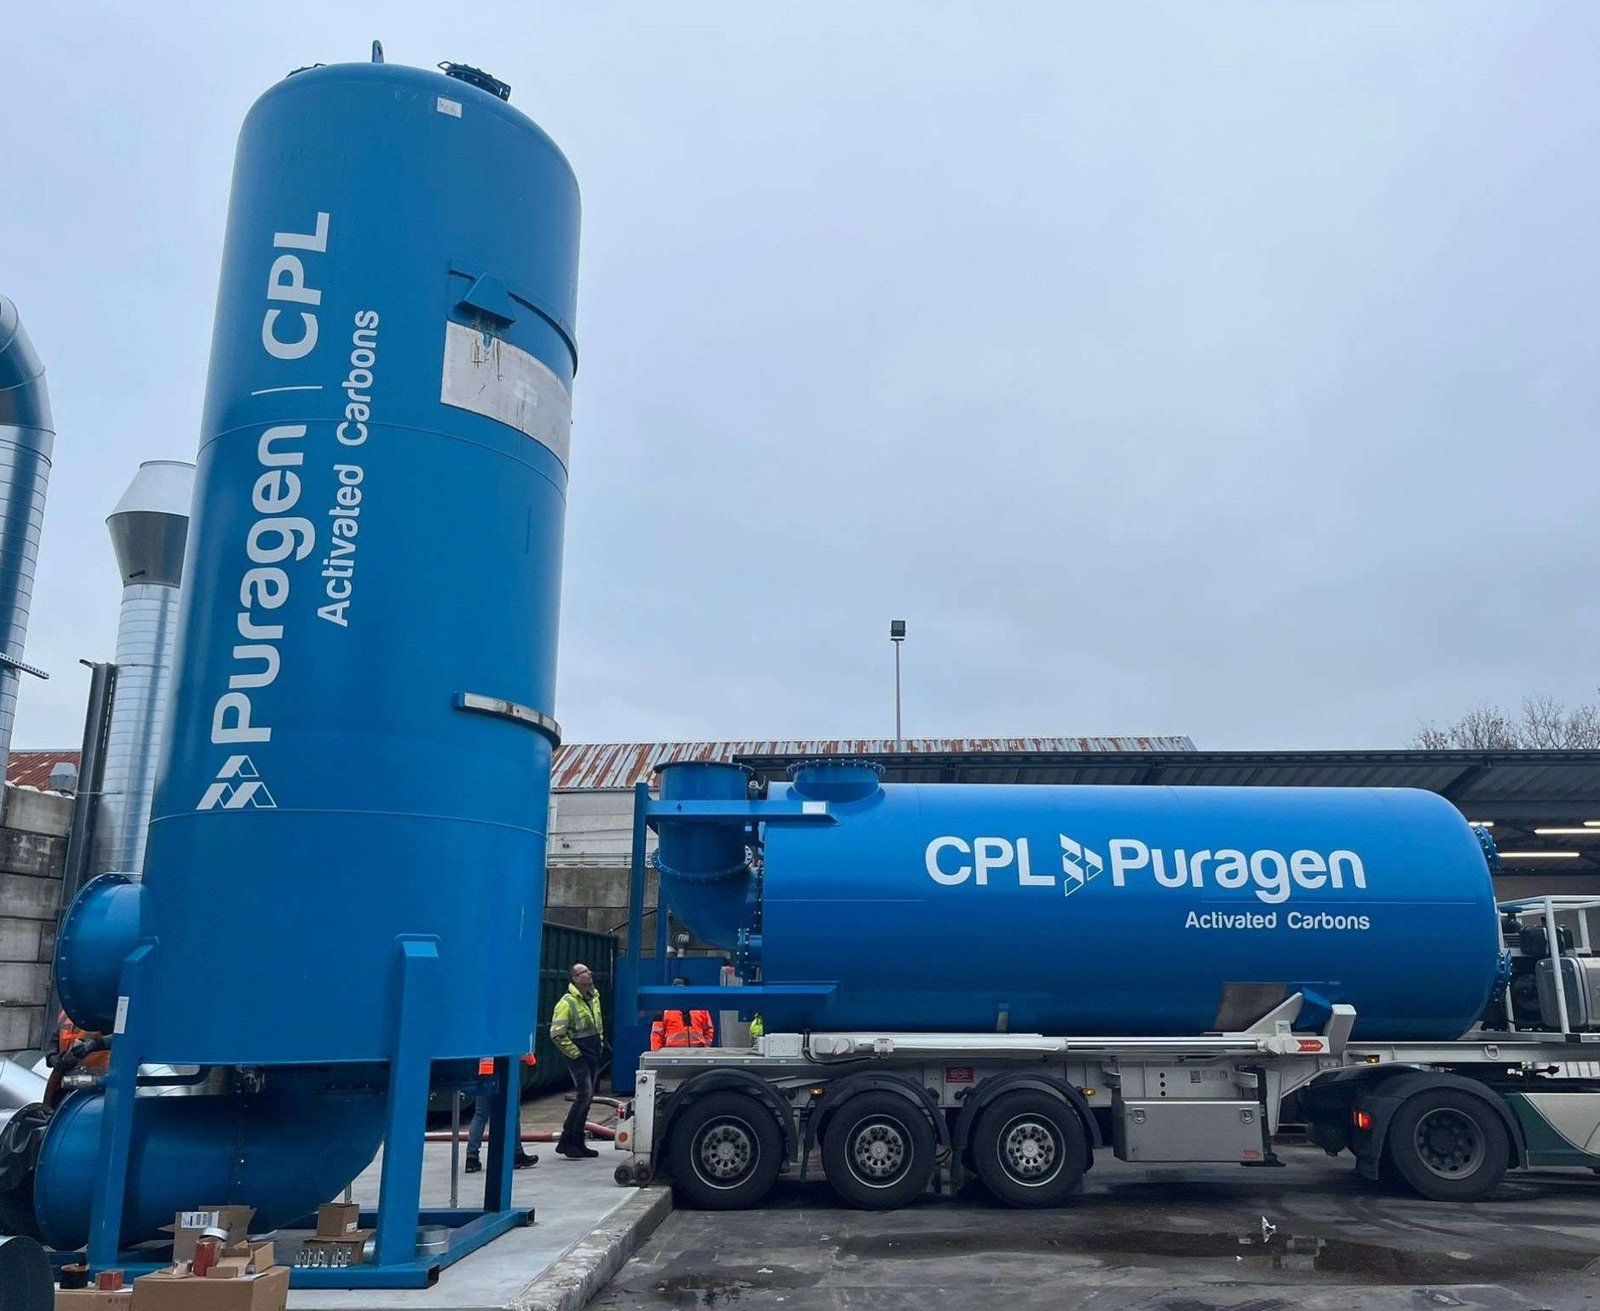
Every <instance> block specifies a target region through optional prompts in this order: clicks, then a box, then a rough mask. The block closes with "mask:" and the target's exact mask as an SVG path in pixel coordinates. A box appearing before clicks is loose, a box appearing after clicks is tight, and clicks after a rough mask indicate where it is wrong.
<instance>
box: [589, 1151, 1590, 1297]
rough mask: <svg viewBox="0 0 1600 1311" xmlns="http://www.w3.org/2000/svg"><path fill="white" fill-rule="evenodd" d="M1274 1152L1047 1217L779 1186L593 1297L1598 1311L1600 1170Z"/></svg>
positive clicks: (1088, 1196) (1095, 1186) (700, 1221)
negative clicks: (1457, 1168)
mask: <svg viewBox="0 0 1600 1311" xmlns="http://www.w3.org/2000/svg"><path fill="white" fill-rule="evenodd" d="M1281 1150H1282V1154H1283V1156H1284V1159H1285V1160H1287V1161H1289V1162H1290V1163H1291V1164H1290V1166H1289V1168H1287V1169H1281V1170H1268V1169H1243V1168H1240V1167H1228V1166H1215V1167H1213V1166H1195V1167H1190V1168H1185V1169H1178V1168H1174V1167H1160V1168H1152V1167H1147V1166H1133V1165H1126V1164H1123V1163H1121V1162H1119V1161H1116V1160H1114V1159H1113V1158H1111V1157H1110V1156H1104V1157H1102V1158H1101V1159H1099V1160H1097V1161H1096V1163H1095V1167H1094V1169H1093V1170H1092V1171H1090V1173H1089V1175H1088V1181H1087V1183H1086V1186H1085V1188H1084V1190H1083V1192H1082V1193H1081V1194H1080V1196H1079V1197H1078V1198H1077V1199H1076V1201H1075V1202H1074V1203H1073V1204H1071V1205H1069V1206H1066V1207H1063V1208H1061V1209H1059V1210H1053V1211H1013V1210H1009V1209H1006V1208H1003V1207H1000V1206H997V1205H995V1204H994V1203H993V1202H990V1201H989V1200H988V1199H987V1198H986V1197H985V1196H984V1195H983V1194H981V1193H978V1192H976V1191H973V1192H969V1193H966V1194H963V1195H962V1196H960V1197H955V1198H928V1199H926V1200H925V1201H923V1202H922V1203H920V1204H918V1205H917V1206H915V1207H910V1208H907V1209H906V1210H903V1211H894V1212H888V1213H883V1214H873V1213H868V1212H863V1211H853V1210H849V1209H847V1208H844V1207H842V1206H840V1205H839V1204H838V1203H837V1201H836V1200H835V1199H834V1197H833V1195H832V1194H831V1193H830V1192H829V1191H828V1190H827V1188H826V1186H825V1185H813V1184H807V1185H803V1186H802V1185H795V1184H789V1185H780V1187H779V1188H778V1189H776V1190H774V1192H773V1195H772V1196H771V1197H770V1198H769V1199H768V1201H767V1202H766V1203H765V1204H764V1205H763V1207H762V1208H761V1209H760V1210H757V1211H744V1212H732V1213H723V1214H716V1213H710V1212H694V1211H682V1210H680V1211H677V1212H675V1213H674V1214H673V1215H671V1216H669V1217H668V1218H667V1220H666V1222H665V1223H663V1224H662V1226H661V1228H660V1229H659V1230H657V1231H656V1234H655V1236H654V1238H653V1239H651V1241H650V1242H648V1243H647V1244H646V1245H645V1246H644V1247H643V1248H641V1249H640V1251H639V1253H638V1255H636V1256H635V1257H634V1258H633V1260H631V1261H630V1262H628V1264H627V1265H626V1266H624V1267H623V1269H622V1270H621V1271H620V1272H619V1274H618V1275H617V1277H616V1278H615V1279H614V1280H613V1281H612V1282H611V1284H610V1285H609V1286H608V1288H607V1289H606V1291H605V1292H604V1293H602V1294H601V1295H600V1297H599V1298H597V1299H596V1300H595V1302H594V1303H592V1305H593V1306H594V1307H596V1308H608V1309H615V1308H622V1307H645V1308H659V1309H661V1311H666V1308H672V1307H702V1308H724V1309H725V1311H756V1309H757V1308H782V1311H822V1309H823V1308H828V1309H829V1311H832V1309H834V1308H858V1309H861V1311H933V1309H934V1308H942V1307H971V1308H991V1307H993V1308H1004V1309H1005V1311H1034V1309H1035V1308H1044V1307H1052V1308H1053V1307H1094V1308H1097V1309H1098V1308H1103V1309H1104V1311H1123V1309H1124V1308H1128V1309H1132V1308H1141V1309H1142V1308H1151V1309H1152V1311H1291V1309H1292V1311H1323V1309H1324V1308H1327V1309H1330V1311H1331V1308H1347V1307H1359V1308H1382V1309H1384V1311H1387V1309H1388V1308H1402V1307H1403V1308H1407V1309H1408V1311H1427V1309H1428V1308H1435V1307H1469V1308H1478V1307H1484V1308H1492V1309H1493V1311H1502V1309H1504V1311H1512V1309H1515V1311H1536V1309H1537V1308H1551V1309H1552V1311H1565V1309H1566V1308H1584V1307H1590V1308H1595V1311H1600V1178H1596V1177H1595V1176H1593V1175H1591V1174H1589V1173H1588V1172H1586V1171H1585V1172H1579V1171H1543V1172H1539V1173H1536V1174H1531V1175H1511V1176H1508V1178H1507V1181H1506V1183H1505V1184H1503V1185H1502V1186H1501V1189H1500V1191H1499V1193H1498V1194H1497V1195H1496V1196H1495V1197H1494V1198H1493V1199H1491V1200H1490V1201H1487V1202H1481V1203H1476V1204H1473V1205H1466V1206H1463V1205H1448V1204H1443V1203H1437V1202H1426V1201H1422V1200H1421V1199H1419V1198H1417V1197H1414V1196H1410V1197H1407V1196H1402V1195H1399V1194H1396V1193H1391V1192H1388V1191H1385V1190H1382V1189H1380V1188H1378V1187H1377V1186H1376V1185H1374V1184H1371V1183H1368V1182H1366V1181H1365V1180H1362V1179H1359V1178H1357V1177H1356V1175H1355V1173H1354V1170H1353V1168H1352V1165H1351V1162H1350V1158H1349V1157H1342V1158H1339V1159H1337V1160H1330V1159H1329V1158H1328V1157H1327V1156H1325V1155H1324V1154H1323V1153H1321V1152H1320V1151H1317V1150H1315V1149H1313V1148H1310V1147H1288V1148H1284V1149H1281Z"/></svg>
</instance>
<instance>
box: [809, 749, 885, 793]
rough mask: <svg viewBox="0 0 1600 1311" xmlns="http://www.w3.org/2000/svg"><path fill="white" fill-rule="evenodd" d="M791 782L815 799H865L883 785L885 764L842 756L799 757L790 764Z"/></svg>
mask: <svg viewBox="0 0 1600 1311" xmlns="http://www.w3.org/2000/svg"><path fill="white" fill-rule="evenodd" d="M789 781H790V782H791V783H792V784H793V785H794V790H795V791H796V792H798V793H799V794H800V795H801V796H802V797H805V798H806V799H808V800H811V801H865V800H866V799H867V798H868V797H870V796H874V795H876V794H877V792H878V790H879V789H880V788H881V787H882V786H883V766H882V765H880V764H879V763H878V762H877V761H876V760H852V759H849V758H847V757H842V756H836V757H832V758H829V759H826V760H799V761H796V762H795V763H794V764H792V765H790V766H789Z"/></svg>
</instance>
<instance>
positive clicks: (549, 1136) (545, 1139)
mask: <svg viewBox="0 0 1600 1311" xmlns="http://www.w3.org/2000/svg"><path fill="white" fill-rule="evenodd" d="M583 1127H584V1130H585V1132H586V1133H587V1134H588V1135H589V1137H591V1138H598V1139H600V1141H601V1142H607V1143H608V1142H610V1141H611V1140H612V1139H613V1138H615V1137H616V1136H617V1131H616V1130H615V1129H612V1128H609V1127H607V1126H606V1125H603V1124H592V1123H591V1124H585V1125H584V1126H583ZM463 1137H465V1135H463ZM560 1137H561V1135H560V1134H558V1133H552V1132H551V1131H550V1130H549V1129H524V1130H523V1131H522V1141H523V1142H525V1143H553V1142H557V1141H559V1139H560ZM422 1140H423V1142H427V1143H447V1142H449V1141H450V1130H448V1129H435V1130H434V1131H433V1132H432V1133H426V1134H423V1136H422ZM483 1141H484V1142H488V1141H489V1135H488V1134H487V1133H486V1134H484V1135H483Z"/></svg>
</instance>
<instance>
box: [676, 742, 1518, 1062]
mask: <svg viewBox="0 0 1600 1311" xmlns="http://www.w3.org/2000/svg"><path fill="white" fill-rule="evenodd" d="M744 781H745V771H743V770H741V768H740V767H738V766H730V765H700V764H687V765H674V766H668V767H666V768H664V769H663V770H662V771H661V800H660V801H658V802H655V803H653V807H652V809H653V811H654V813H655V814H656V815H657V816H658V817H659V832H660V848H659V864H660V866H661V870H662V879H663V886H664V887H665V889H666V897H667V900H668V903H669V904H670V905H671V906H672V907H673V908H674V911H675V913H677V914H678V915H679V916H680V918H682V919H683V921H684V922H685V923H686V924H688V925H689V926H690V927H691V928H692V929H693V930H694V932H695V933H696V934H697V935H698V936H700V937H701V938H704V939H706V940H708V941H711V942H713V943H716V944H718V945H721V946H723V947H726V948H728V949H729V950H733V951H738V952H741V953H742V955H743V958H744V963H745V973H746V976H747V978H748V977H749V976H750V975H751V974H753V973H755V972H756V971H757V970H758V971H759V980H760V985H761V986H762V987H763V988H764V989H766V990H768V992H769V993H770V995H769V996H767V997H764V998H763V999H762V1001H761V1010H762V1013H763V1018H764V1019H765V1021H766V1024H767V1027H768V1029H769V1030H771V1029H775V1028H788V1029H797V1028H815V1029H848V1028H872V1029H878V1030H905V1031H944V1032H953V1031H967V1032H994V1031H995V1030H997V1029H1010V1030H1012V1031H1016V1032H1037V1033H1046V1034H1082V1035H1102V1034H1127V1035H1130V1036H1139V1035H1163V1034H1171V1035H1179V1034H1194V1033H1201V1032H1205V1031H1206V1030H1209V1029H1212V1028H1214V1027H1215V1026H1216V1023H1217V1018H1218V1014H1219V1005H1220V1003H1221V1000H1222V997H1223V992H1224V989H1225V988H1226V987H1227V985H1229V984H1238V983H1256V984H1274V985H1282V986H1283V987H1284V988H1286V989H1288V990H1291V991H1293V990H1301V991H1304V992H1305V993H1306V994H1307V996H1308V1001H1309V1002H1310V1005H1309V1006H1308V1008H1307V1009H1306V1011H1305V1012H1304V1013H1303V1015H1302V1019H1303V1021H1305V1022H1311V1023H1314V1022H1316V1021H1317V1020H1318V1019H1319V1018H1321V1017H1322V1016H1324V1015H1325V1014H1326V1005H1327V1004H1329V1003H1335V1002H1345V1003H1349V1004H1350V1005H1352V1006H1354V1007H1355V1008H1356V1012H1357V1023H1356V1032H1357V1033H1358V1034H1359V1035H1361V1036H1363V1037H1368V1038H1394V1039H1407V1038H1409V1039H1448V1038H1455V1037H1458V1036H1459V1035H1460V1034H1461V1033H1463V1032H1464V1031H1465V1030H1466V1029H1468V1028H1469V1027H1470V1026H1471V1025H1472V1024H1473V1022H1474V1021H1475V1020H1477V1018H1478V1017H1479V1015H1480V1014H1481V1013H1482V1010H1483V1008H1484V1005H1485V1004H1486V1003H1487V1001H1488V998H1489V994H1490V990H1491V988H1492V986H1493V984H1494V981H1495V978H1496V974H1497V969H1498V965H1499V941H1498V936H1497V931H1496V920H1495V910H1494V892H1493V885H1492V881H1491V877H1490V871H1489V867H1488V863H1487V859H1486V857H1485V852H1484V849H1483V847H1482V845H1481V844H1480V843H1479V841H1478V837H1477V835H1476V833H1475V832H1474V831H1473V829H1472V828H1471V827H1470V826H1469V825H1468V824H1467V823H1466V821H1465V820H1464V819H1462V817H1461V815H1460V814H1459V812H1457V811H1456V810H1455V808H1454V807H1452V806H1451V805H1450V804H1449V803H1448V802H1446V801H1444V800H1443V799H1442V798H1440V797H1438V796H1436V795H1435V794H1433V793H1430V792H1421V791H1413V790H1409V789H1355V788H1305V789H1289V788H1153V787H1001V786H958V785H948V786H946V785H935V786H924V785H889V786H881V785H880V784H879V782H878V771H877V770H876V769H875V767H871V766H867V765H864V764H862V763H861V762H838V761H834V762H817V763H814V764H811V765H808V766H800V767H797V769H796V771H795V776H794V781H793V782H792V783H790V784H775V785H773V786H772V787H771V789H770V792H769V795H768V797H767V799H766V800H765V801H756V802H745V803H743V805H744V807H745V808H746V809H747V810H748V811H749V822H752V823H753V824H754V828H750V829H747V828H746V827H745V826H744V824H742V823H741V821H740V820H739V819H738V818H737V817H736V816H735V815H734V814H733V812H734V811H735V810H737V809H738V806H739V803H736V802H735V801H734V800H733V798H735V797H736V796H741V795H742V790H743V786H744ZM717 807H720V808H721V810H720V818H719V817H718V815H717V814H713V813H710V812H712V811H714V810H716V808H717ZM680 808H681V809H680ZM697 811H699V812H700V813H696V812H697ZM676 814H681V817H675V815H676ZM747 840H752V841H753V842H755V843H756V844H757V845H758V846H759V850H760V852H761V872H760V877H759V880H758V879H757V878H756V877H755V876H754V875H753V874H752V872H751V870H750V868H749V867H748V866H747V865H746V864H745V863H744V860H743V851H744V845H745V842H746V841H747Z"/></svg>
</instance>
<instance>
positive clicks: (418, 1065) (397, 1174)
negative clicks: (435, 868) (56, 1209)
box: [52, 937, 533, 1288]
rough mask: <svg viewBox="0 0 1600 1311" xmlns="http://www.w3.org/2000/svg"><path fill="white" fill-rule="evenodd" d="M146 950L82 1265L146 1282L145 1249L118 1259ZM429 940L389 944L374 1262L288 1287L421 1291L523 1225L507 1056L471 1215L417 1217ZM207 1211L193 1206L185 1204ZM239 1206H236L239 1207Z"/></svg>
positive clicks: (434, 1022)
mask: <svg viewBox="0 0 1600 1311" xmlns="http://www.w3.org/2000/svg"><path fill="white" fill-rule="evenodd" d="M155 950H156V944H155V943H153V942H145V943H141V944H140V945H139V946H138V947H137V948H136V949H135V950H134V951H133V953H132V954H131V955H130V956H129V957H128V959H127V961H126V962H125V963H124V964H123V967H122V993H121V995H122V996H123V997H124V998H125V999H127V1004H126V1006H125V1007H124V1008H123V1014H122V1016H121V1017H120V1018H121V1019H122V1021H123V1022H122V1024H121V1025H120V1026H119V1032H118V1033H117V1037H116V1043H115V1045H114V1046H113V1048H112V1057H111V1069H110V1070H109V1072H108V1073H107V1076H106V1081H105V1085H104V1088H105V1092H104V1094H103V1095H104V1097H105V1099H106V1101H105V1113H104V1118H103V1120H102V1122H101V1133H100V1159H101V1161H102V1163H103V1165H102V1171H101V1174H100V1178H99V1180H98V1181H97V1183H96V1187H95V1193H94V1202H93V1207H92V1209H91V1211H90V1219H89V1244H88V1250H87V1261H88V1265H89V1268H90V1271H91V1274H93V1273H96V1272H98V1271H101V1270H125V1271H127V1272H129V1273H130V1274H132V1273H148V1272H149V1271H150V1270H156V1269H160V1268H162V1267H161V1265H160V1264H158V1263H152V1262H151V1261H150V1256H151V1252H150V1250H149V1249H148V1248H145V1249H135V1250H133V1251H129V1252H123V1251H122V1250H121V1244H120V1241H119V1240H120V1238H121V1233H122V1211H123V1203H124V1199H125V1196H126V1193H127V1183H128V1163H129V1162H128V1156H129V1144H130V1141H131V1139H132V1133H133V1114H134V1110H135V1104H136V1101H137V1098H136V1096H135V1093H136V1091H137V1080H138V1073H139V1066H140V1065H141V1064H142V1063H145V1062H148V1061H151V1060H159V1059H161V1058H160V1056H159V1054H156V1053H151V1052H147V1051H145V1050H144V1042H143V1037H142V1026H141V1024H140V1020H141V1010H142V1008H141V1007H140V1005H139V999H140V997H141V995H142V994H143V993H144V991H145V989H144V987H143V983H144V980H145V979H146V978H147V977H148V976H149V974H150V972H151V971H152V970H153V968H154V964H153V956H154V953H155ZM438 966H439V940H438V939H437V938H434V937H399V938H396V939H395V968H396V973H397V979H396V988H395V994H394V996H395V1005H394V1012H393V1014H392V1015H391V1016H390V1052H391V1057H390V1061H389V1103H388V1119H387V1124H386V1126H385V1129H384V1139H383V1165H382V1167H381V1170H380V1186H379V1193H378V1208H377V1210H376V1211H371V1212H363V1213H362V1222H363V1225H367V1226H370V1227H371V1228H373V1229H374V1230H376V1234H375V1239H376V1249H377V1250H376V1253H375V1258H376V1259H375V1260H374V1261H373V1262H372V1264H370V1265H353V1266H342V1267H326V1268H324V1267H307V1266H296V1267H293V1270H292V1273H291V1275H290V1277H289V1286H290V1287H291V1288H429V1287H431V1286H432V1285H433V1284H434V1283H435V1282H437V1280H438V1278H439V1272H440V1271H442V1270H444V1269H445V1268H446V1267H448V1266H450V1265H453V1264H454V1263H455V1262H457V1261H459V1260H461V1258H462V1257H464V1256H467V1255H468V1254H470V1253H472V1252H474V1251H476V1250H477V1249H478V1248H480V1247H482V1246H483V1245H484V1244H485V1243H488V1242H490V1241H491V1240H493V1239H495V1238H498V1237H499V1236H500V1235H501V1234H503V1233H506V1232H507V1231H508V1230H511V1229H518V1228H521V1227H523V1226H525V1225H528V1224H531V1223H532V1222H533V1211H532V1210H531V1209H528V1208H522V1209H517V1208H514V1207H513V1206H512V1205H511V1180H512V1169H513V1165H512V1162H513V1160H514V1158H515V1154H516V1150H517V1147H518V1145H519V1139H520V1135H519V1134H514V1133H512V1132H511V1123H512V1117H513V1114H514V1113H515V1109H516V1107H517V1105H518V1103H519V1102H520V1096H519V1094H520V1091H521V1088H520V1084H519V1082H518V1081H516V1080H515V1079H514V1078H513V1075H514V1074H515V1073H516V1071H515V1070H514V1069H513V1064H512V1059H513V1058H512V1057H511V1056H510V1055H505V1056H498V1057H496V1058H495V1063H494V1065H495V1083H494V1087H495V1095H494V1107H493V1110H492V1112H491V1113H490V1117H489V1143H488V1152H487V1155H488V1160H486V1161H485V1162H484V1189H483V1209H482V1210H481V1211H476V1210H442V1211H424V1210H423V1209H422V1205H421V1194H422V1162H423V1145H424V1137H423V1135H424V1133H425V1131H426V1129H427V1109H428V1089H429V1082H430V1075H431V1072H432V1065H433V1056H434V1053H435V1052H436V1051H437V1050H438V1039H439V1037H440V1036H441V1034H442V1033H443V1028H444V1024H445V1022H446V1020H447V1018H448V1017H447V1016H445V1015H444V1014H443V1012H442V1010H441V1007H440V1004H439V995H440V994H439V989H438V988H437V987H436V986H435V979H436V977H437V975H438ZM209 1200H212V1199H203V1198H196V1199H195V1204H196V1205H205V1204H206V1203H207V1202H208V1201H209ZM242 1200H244V1201H246V1202H248V1199H242ZM421 1224H429V1225H444V1226H446V1227H447V1228H449V1229H450V1230H451V1234H450V1240H449V1243H448V1245H447V1246H446V1248H445V1250H444V1251H443V1252H436V1253H429V1254H428V1255H426V1256H418V1254H417V1227H418V1226H419V1225H421ZM83 1259H85V1257H84V1254H81V1253H55V1254H53V1256H52V1260H53V1261H54V1263H55V1264H56V1265H57V1266H58V1267H59V1266H61V1265H64V1264H69V1263H71V1262H74V1261H79V1260H83Z"/></svg>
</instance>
